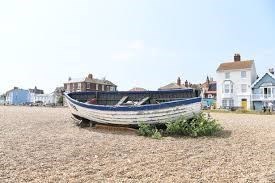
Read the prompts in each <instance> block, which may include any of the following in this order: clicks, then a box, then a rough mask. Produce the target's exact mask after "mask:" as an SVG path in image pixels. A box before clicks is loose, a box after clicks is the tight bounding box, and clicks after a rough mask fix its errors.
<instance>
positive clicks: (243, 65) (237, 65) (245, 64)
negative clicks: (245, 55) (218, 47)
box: [217, 60, 254, 71]
mask: <svg viewBox="0 0 275 183" xmlns="http://www.w3.org/2000/svg"><path fill="white" fill-rule="evenodd" d="M253 64H254V61H253V60H245V61H237V62H227V63H222V64H220V66H219V67H218V69H217V71H225V70H238V69H250V68H252V67H253Z"/></svg>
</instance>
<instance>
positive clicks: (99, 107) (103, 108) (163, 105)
mask: <svg viewBox="0 0 275 183" xmlns="http://www.w3.org/2000/svg"><path fill="white" fill-rule="evenodd" d="M187 90H190V89H187ZM191 90H192V89H191ZM176 91H177V92H179V90H176ZM150 92H152V91H150ZM154 92H159V91H154ZM161 92H163V91H161ZM87 93H94V92H73V93H64V95H65V97H66V98H67V100H69V101H70V102H71V103H73V104H75V105H77V106H80V107H84V108H87V109H94V110H100V111H148V110H159V109H165V108H170V107H177V106H181V105H188V104H193V103H198V102H201V97H193V98H182V99H179V100H174V101H169V102H162V103H160V104H146V105H141V106H113V105H95V104H87V103H83V102H79V101H77V100H75V99H73V98H71V97H70V94H87ZM112 93H117V92H112ZM69 105H71V104H69Z"/></svg>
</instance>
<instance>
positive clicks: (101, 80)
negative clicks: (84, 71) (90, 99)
mask: <svg viewBox="0 0 275 183" xmlns="http://www.w3.org/2000/svg"><path fill="white" fill-rule="evenodd" d="M81 82H89V83H96V84H104V85H112V86H116V85H115V84H114V83H112V82H111V81H109V80H105V79H96V78H93V79H91V78H73V79H71V80H70V81H68V82H66V83H81Z"/></svg>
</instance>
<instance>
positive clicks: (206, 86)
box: [201, 76, 217, 99]
mask: <svg viewBox="0 0 275 183" xmlns="http://www.w3.org/2000/svg"><path fill="white" fill-rule="evenodd" d="M201 89H202V94H203V98H205V99H216V98H217V82H216V81H214V80H213V78H209V77H208V76H207V78H206V81H205V83H203V84H202V85H201Z"/></svg>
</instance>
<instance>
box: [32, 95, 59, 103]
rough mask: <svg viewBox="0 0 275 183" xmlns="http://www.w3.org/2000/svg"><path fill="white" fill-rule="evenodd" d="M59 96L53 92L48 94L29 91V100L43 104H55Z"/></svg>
mask: <svg viewBox="0 0 275 183" xmlns="http://www.w3.org/2000/svg"><path fill="white" fill-rule="evenodd" d="M58 99H59V96H57V95H56V94H55V93H50V94H35V93H30V102H32V103H35V102H42V103H43V104H45V105H46V104H56V103H57V102H58Z"/></svg>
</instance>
